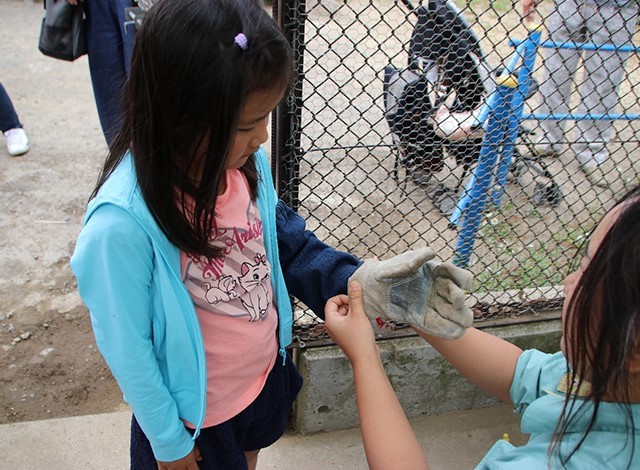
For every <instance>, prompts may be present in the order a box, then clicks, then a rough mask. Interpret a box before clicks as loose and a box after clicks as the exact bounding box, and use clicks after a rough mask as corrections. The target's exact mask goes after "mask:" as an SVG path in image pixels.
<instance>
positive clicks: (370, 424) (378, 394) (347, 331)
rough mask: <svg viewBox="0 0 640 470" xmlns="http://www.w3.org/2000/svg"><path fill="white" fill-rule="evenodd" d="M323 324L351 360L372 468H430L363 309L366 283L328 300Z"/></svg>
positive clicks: (355, 285) (366, 452) (410, 469)
mask: <svg viewBox="0 0 640 470" xmlns="http://www.w3.org/2000/svg"><path fill="white" fill-rule="evenodd" d="M325 316H326V317H325V318H326V320H325V326H326V328H327V330H328V331H329V333H330V334H331V337H332V338H333V339H334V341H335V342H336V344H338V346H339V347H340V348H341V349H342V350H343V351H344V352H345V354H346V355H347V357H348V358H349V361H350V362H351V365H352V366H353V379H354V386H355V391H356V401H357V404H358V413H359V416H360V429H361V432H362V440H363V443H364V449H365V454H366V456H367V461H368V463H369V467H370V468H371V469H374V470H375V469H382V470H386V469H397V468H401V469H407V470H414V469H415V470H418V469H426V468H428V465H427V461H426V458H425V456H424V453H423V452H422V448H421V447H420V444H419V442H418V440H417V438H416V435H415V433H414V432H413V429H412V428H411V425H410V423H409V421H408V420H407V417H406V416H405V414H404V411H403V409H402V406H401V405H400V402H399V401H398V398H397V397H396V394H395V392H394V390H393V388H392V387H391V384H390V383H389V379H388V378H387V375H386V373H385V371H384V368H383V366H382V362H381V360H380V353H379V350H378V346H377V345H376V343H375V338H374V334H373V329H372V328H371V324H370V323H369V320H368V319H367V317H366V315H365V313H364V307H363V303H362V289H361V286H360V285H359V283H358V282H351V283H350V284H349V297H347V296H345V295H340V296H336V297H334V298H332V299H330V300H329V301H328V302H327V305H326V308H325Z"/></svg>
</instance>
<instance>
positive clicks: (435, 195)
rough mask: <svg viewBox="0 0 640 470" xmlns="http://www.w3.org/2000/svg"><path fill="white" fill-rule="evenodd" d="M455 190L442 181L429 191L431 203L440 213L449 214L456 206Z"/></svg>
mask: <svg viewBox="0 0 640 470" xmlns="http://www.w3.org/2000/svg"><path fill="white" fill-rule="evenodd" d="M456 196H457V195H456V192H455V191H454V190H453V189H451V188H449V187H448V186H445V185H444V184H442V183H438V185H437V186H436V187H435V188H434V189H433V190H432V191H430V192H429V197H430V198H431V200H432V201H433V204H434V205H435V206H436V207H437V208H438V209H439V210H440V212H442V215H445V216H450V215H451V214H453V210H454V209H455V208H456V204H457V203H458V198H457V197H456Z"/></svg>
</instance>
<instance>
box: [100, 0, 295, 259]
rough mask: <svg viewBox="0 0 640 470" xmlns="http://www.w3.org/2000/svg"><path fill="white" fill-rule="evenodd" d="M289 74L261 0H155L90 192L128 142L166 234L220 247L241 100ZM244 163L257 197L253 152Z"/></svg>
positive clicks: (286, 82) (283, 82)
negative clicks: (241, 40) (218, 228)
mask: <svg viewBox="0 0 640 470" xmlns="http://www.w3.org/2000/svg"><path fill="white" fill-rule="evenodd" d="M239 33H243V34H244V36H245V37H246V39H247V44H246V47H244V48H243V47H240V45H239V44H237V42H236V41H235V38H236V36H237V35H238V34H239ZM292 78H293V59H292V53H291V49H290V46H289V44H288V42H287V41H286V39H285V38H284V36H283V35H282V34H281V32H280V31H279V29H278V27H277V25H276V23H275V22H274V21H273V20H272V18H271V17H270V16H269V14H268V13H267V12H266V11H265V10H264V7H263V5H262V3H261V2H260V0H158V1H157V2H156V3H155V4H154V5H153V7H152V8H151V9H150V10H149V12H148V13H147V15H146V16H145V18H144V21H143V24H142V26H141V28H140V30H139V31H137V33H136V38H135V45H134V49H133V56H132V61H131V71H130V74H129V78H128V81H127V83H126V86H125V89H124V96H123V108H124V119H123V127H122V130H121V131H120V132H119V133H118V135H117V136H116V138H115V139H114V141H113V143H112V144H111V146H110V150H109V155H108V157H107V160H106V161H105V164H104V167H103V170H102V172H101V174H100V176H99V179H98V182H97V184H96V187H95V189H94V191H93V193H92V196H91V197H92V198H93V197H95V196H96V195H97V193H98V191H99V190H100V188H101V187H102V185H103V184H104V183H105V181H106V180H107V179H108V177H109V175H110V174H111V173H112V172H113V170H114V169H115V168H116V167H117V165H118V164H119V163H120V162H121V161H122V159H123V156H124V154H125V153H126V151H127V150H129V149H130V150H131V152H132V154H133V160H134V165H135V170H136V173H137V178H138V182H139V185H140V188H141V191H142V194H143V197H144V199H145V202H146V204H147V206H148V207H149V209H150V211H151V213H152V214H153V216H154V218H155V220H156V222H157V223H158V225H159V226H160V227H161V228H162V230H163V232H164V233H165V234H166V235H167V237H168V238H169V240H170V241H171V242H172V243H174V244H175V245H177V246H178V247H179V248H180V249H181V250H183V251H187V252H189V253H193V254H198V255H203V256H206V257H209V258H214V257H216V256H219V254H220V249H219V248H215V247H213V246H211V244H210V238H211V235H212V233H213V230H214V225H215V205H216V198H217V194H218V188H219V186H220V182H221V180H222V178H224V172H225V162H226V158H227V153H228V151H229V149H230V147H231V145H232V143H233V138H234V135H235V132H236V128H237V125H238V121H239V119H240V115H241V113H242V109H243V105H244V103H245V102H246V99H247V96H248V95H249V94H250V93H254V92H262V91H265V92H269V91H272V90H273V91H275V92H282V91H283V90H284V91H287V90H288V88H289V86H290V84H291V81H292ZM203 149H206V150H204V152H205V153H204V157H203V156H202V154H203ZM241 171H242V172H243V173H244V174H245V176H246V177H247V180H248V181H249V185H250V188H251V192H252V197H253V198H255V195H256V188H257V173H256V167H255V161H254V159H253V158H250V159H249V160H248V161H247V163H246V164H245V165H244V166H243V167H242V168H241ZM194 175H196V176H195V177H194Z"/></svg>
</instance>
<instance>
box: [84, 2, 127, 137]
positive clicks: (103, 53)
mask: <svg viewBox="0 0 640 470" xmlns="http://www.w3.org/2000/svg"><path fill="white" fill-rule="evenodd" d="M83 5H84V9H85V14H86V17H87V28H86V33H87V51H88V55H89V71H90V73H91V83H92V85H93V94H94V97H95V101H96V106H97V108H98V116H99V118H100V125H101V126H102V132H103V133H104V137H105V139H106V141H107V144H109V143H110V142H111V141H112V140H113V138H114V137H115V135H116V134H117V132H118V131H119V130H120V126H121V125H122V106H121V97H122V86H123V85H124V82H125V80H126V78H127V74H128V72H129V65H130V62H131V52H132V50H133V40H134V36H135V31H134V27H133V25H129V26H126V27H125V21H126V18H125V12H124V10H125V8H127V7H131V6H133V2H132V1H131V0H88V1H86V2H84V3H83Z"/></svg>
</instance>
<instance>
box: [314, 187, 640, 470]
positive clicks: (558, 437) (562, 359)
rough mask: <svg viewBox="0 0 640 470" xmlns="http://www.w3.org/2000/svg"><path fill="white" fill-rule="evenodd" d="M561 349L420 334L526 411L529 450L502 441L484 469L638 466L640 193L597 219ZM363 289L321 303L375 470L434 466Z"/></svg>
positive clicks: (471, 334) (569, 300) (477, 334)
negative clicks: (387, 363) (386, 359)
mask: <svg viewBox="0 0 640 470" xmlns="http://www.w3.org/2000/svg"><path fill="white" fill-rule="evenodd" d="M564 289H565V303H564V306H563V316H562V323H563V336H562V340H561V345H560V346H561V351H560V352H557V353H555V354H545V353H542V352H540V351H537V350H526V351H522V350H521V349H520V348H518V347H517V346H515V345H513V344H511V343H509V342H507V341H504V340H502V339H500V338H497V337H495V336H493V335H491V334H488V333H485V332H483V331H480V330H477V329H475V328H469V329H468V330H467V331H466V333H465V334H464V335H462V337H460V338H459V339H453V340H450V339H444V338H440V337H436V336H433V335H430V334H427V333H424V332H422V331H420V330H418V329H416V332H417V333H418V334H419V335H420V336H422V337H423V338H424V339H425V340H427V341H428V342H429V343H430V344H431V345H432V346H433V347H434V348H435V349H436V350H437V351H439V352H440V354H442V355H443V356H444V357H445V358H446V359H447V360H448V361H449V362H451V364H452V365H453V366H454V367H456V368H457V369H458V371H459V372H460V373H462V374H463V375H464V376H466V377H467V378H468V379H469V380H471V381H472V382H473V383H475V384H476V385H477V386H478V387H480V388H482V389H484V390H485V391H487V392H489V393H491V394H492V395H494V396H496V397H497V398H499V399H501V400H504V401H505V402H507V403H511V404H513V406H514V408H515V410H516V412H517V413H519V414H520V415H521V420H522V423H521V427H522V431H523V432H524V433H527V434H530V435H531V437H530V439H529V442H528V443H527V444H526V445H524V446H521V447H514V446H512V445H511V444H510V443H509V442H507V441H505V440H500V441H498V442H497V443H496V444H495V445H494V446H493V447H492V448H491V450H490V451H489V452H488V454H487V455H486V456H485V457H484V458H483V459H482V461H481V462H480V463H479V464H478V466H477V467H476V468H479V469H496V468H513V469H518V470H522V469H545V468H552V469H556V468H575V469H586V468H589V469H596V468H597V469H602V468H612V469H621V468H640V436H639V435H638V434H639V433H638V430H639V429H640V186H639V187H637V188H635V189H634V190H632V191H630V192H629V193H628V194H627V195H626V196H625V197H624V198H622V200H620V201H619V202H618V204H617V205H616V206H615V207H614V208H612V209H611V210H610V211H609V212H608V213H607V214H606V215H605V216H604V218H603V219H602V220H601V222H600V224H599V225H598V226H597V227H596V229H595V230H594V232H593V233H592V235H591V237H590V239H589V240H588V242H587V243H586V244H585V249H584V253H583V255H582V259H581V263H580V266H579V267H578V268H577V269H576V270H575V272H573V273H571V274H570V275H569V276H567V278H566V280H565V282H564ZM363 296H364V297H366V296H367V292H366V290H364V291H363V289H362V288H361V287H360V285H359V284H358V283H353V282H352V283H351V284H350V286H349V296H348V297H347V296H345V295H340V296H336V297H334V298H332V299H330V300H329V302H327V305H326V307H325V326H326V327H327V330H328V331H329V333H330V334H331V336H332V337H333V339H334V340H335V341H336V343H337V344H338V345H339V346H340V347H341V348H342V349H343V350H344V352H345V354H346V355H347V357H348V358H349V360H350V361H351V364H352V366H353V374H354V381H355V388H356V398H357V402H358V410H359V413H360V424H361V428H362V435H363V441H364V445H365V452H366V455H367V459H368V461H369V465H370V466H371V468H381V469H387V468H403V469H423V468H427V466H428V465H427V462H426V460H425V456H424V454H423V453H422V451H421V449H420V447H419V444H418V441H417V439H416V437H415V435H414V434H413V431H412V429H411V427H410V426H409V423H408V421H407V419H406V417H405V415H404V413H403V412H402V408H401V407H400V405H399V402H398V401H397V398H396V397H395V394H394V393H393V389H392V388H391V385H390V384H389V381H388V379H387V377H386V375H385V373H384V369H383V368H382V364H381V362H380V357H379V352H378V350H377V348H376V347H375V340H374V335H373V333H372V330H371V327H370V325H369V321H368V320H367V317H366V315H365V313H364V308H363Z"/></svg>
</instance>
